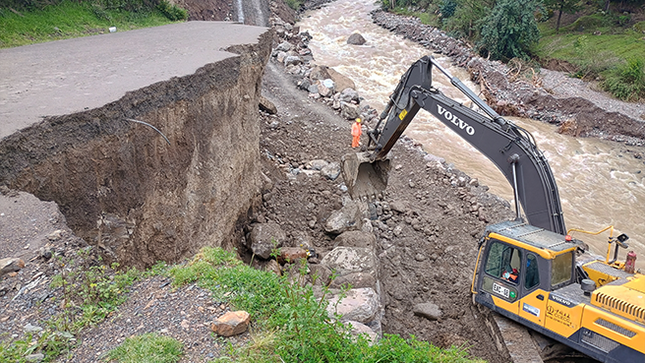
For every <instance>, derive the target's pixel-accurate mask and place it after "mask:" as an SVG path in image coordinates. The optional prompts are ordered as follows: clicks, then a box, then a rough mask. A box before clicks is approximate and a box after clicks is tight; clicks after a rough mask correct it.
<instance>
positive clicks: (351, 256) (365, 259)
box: [320, 247, 376, 276]
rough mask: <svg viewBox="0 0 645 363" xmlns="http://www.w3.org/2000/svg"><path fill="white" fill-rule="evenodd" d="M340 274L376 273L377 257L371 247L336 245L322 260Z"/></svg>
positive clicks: (322, 262)
mask: <svg viewBox="0 0 645 363" xmlns="http://www.w3.org/2000/svg"><path fill="white" fill-rule="evenodd" d="M320 263H321V264H322V265H325V266H327V267H329V268H330V269H332V270H334V271H336V274H337V275H338V276H344V275H349V274H352V273H359V272H362V273H369V274H376V258H375V257H374V251H373V250H372V249H371V248H357V247H336V248H334V249H333V250H331V252H329V253H327V254H326V255H325V257H324V258H323V259H322V261H320Z"/></svg>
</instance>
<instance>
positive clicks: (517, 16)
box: [479, 0, 542, 60]
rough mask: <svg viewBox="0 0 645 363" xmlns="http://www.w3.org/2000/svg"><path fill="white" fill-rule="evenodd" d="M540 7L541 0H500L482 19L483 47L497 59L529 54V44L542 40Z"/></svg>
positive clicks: (480, 43) (525, 56)
mask: <svg viewBox="0 0 645 363" xmlns="http://www.w3.org/2000/svg"><path fill="white" fill-rule="evenodd" d="M536 11H542V3H541V1H540V0H499V1H498V2H497V4H495V7H494V8H493V10H492V12H491V13H490V14H489V15H488V16H487V17H485V18H484V19H482V24H483V27H482V34H481V41H480V42H479V45H480V47H481V48H482V49H484V50H487V51H488V52H489V54H490V56H491V57H493V58H494V59H502V60H508V59H511V58H524V59H526V58H528V52H529V48H530V47H531V45H533V44H534V43H537V42H538V40H540V31H539V30H538V27H537V21H536V20H535V12H536Z"/></svg>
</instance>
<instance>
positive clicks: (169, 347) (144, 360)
mask: <svg viewBox="0 0 645 363" xmlns="http://www.w3.org/2000/svg"><path fill="white" fill-rule="evenodd" d="M182 349H183V344H182V343H181V342H179V341H177V340H175V339H173V338H170V337H164V336H161V335H158V334H155V333H149V334H143V335H140V336H136V337H132V338H127V339H126V340H125V342H123V344H121V345H120V346H118V347H117V348H114V349H113V350H111V351H110V352H109V353H108V355H107V358H108V359H110V360H115V361H117V362H119V363H175V362H178V361H179V360H180V359H181V356H182V354H183V352H182Z"/></svg>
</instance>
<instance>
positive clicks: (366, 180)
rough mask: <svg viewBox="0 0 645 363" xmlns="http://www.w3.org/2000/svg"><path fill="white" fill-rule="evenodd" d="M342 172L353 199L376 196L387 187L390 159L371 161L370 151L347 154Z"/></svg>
mask: <svg viewBox="0 0 645 363" xmlns="http://www.w3.org/2000/svg"><path fill="white" fill-rule="evenodd" d="M341 173H342V174H343V179H345V185H346V186H347V190H348V191H349V195H350V196H351V197H352V199H361V198H368V199H371V198H376V197H377V196H378V195H379V194H380V193H381V192H382V191H383V190H385V187H387V178H388V175H389V173H390V160H387V159H385V160H377V161H371V160H370V157H369V153H368V152H362V153H349V154H345V155H343V157H342V158H341Z"/></svg>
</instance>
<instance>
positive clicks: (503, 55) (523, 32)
mask: <svg viewBox="0 0 645 363" xmlns="http://www.w3.org/2000/svg"><path fill="white" fill-rule="evenodd" d="M381 3H382V6H383V7H384V8H386V9H395V8H414V9H418V10H420V11H430V12H433V13H435V14H437V15H438V17H439V19H440V22H441V24H440V25H441V27H442V28H443V29H444V30H446V31H448V32H449V33H451V34H452V35H454V36H456V37H459V38H465V39H467V40H469V41H470V42H472V43H473V44H474V45H475V48H476V49H477V50H479V52H480V53H481V54H482V55H485V56H490V57H491V58H493V59H499V60H504V61H508V60H510V59H513V58H522V59H528V58H529V55H530V48H531V46H533V45H535V44H536V43H537V42H538V41H539V40H540V31H539V30H538V22H539V21H543V20H546V19H548V18H550V17H552V16H555V17H557V18H556V31H559V29H560V24H561V18H562V14H566V13H569V14H573V13H576V12H577V11H579V10H581V9H582V8H583V7H587V8H588V7H593V8H595V9H596V10H597V11H599V12H605V13H606V12H608V11H609V9H610V6H612V5H613V6H612V7H613V8H616V9H617V10H618V11H619V12H622V9H623V7H627V6H629V7H630V8H633V7H635V6H643V5H645V0H613V1H612V0H591V1H581V0H381Z"/></svg>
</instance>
